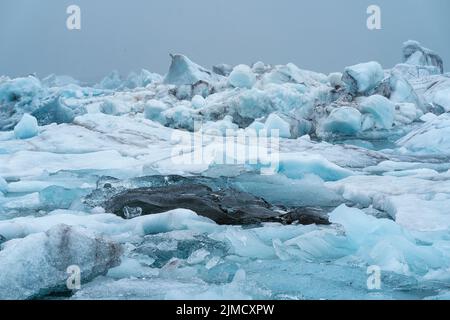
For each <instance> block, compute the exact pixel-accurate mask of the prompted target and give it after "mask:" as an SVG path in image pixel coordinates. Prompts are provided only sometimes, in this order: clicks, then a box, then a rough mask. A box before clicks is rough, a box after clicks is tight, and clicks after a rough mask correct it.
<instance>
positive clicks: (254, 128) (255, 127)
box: [246, 121, 265, 135]
mask: <svg viewBox="0 0 450 320" xmlns="http://www.w3.org/2000/svg"><path fill="white" fill-rule="evenodd" d="M264 127H265V125H264V123H262V122H259V121H253V122H252V124H251V125H249V126H248V127H247V128H246V131H247V132H253V133H256V134H257V135H259V131H261V130H264Z"/></svg>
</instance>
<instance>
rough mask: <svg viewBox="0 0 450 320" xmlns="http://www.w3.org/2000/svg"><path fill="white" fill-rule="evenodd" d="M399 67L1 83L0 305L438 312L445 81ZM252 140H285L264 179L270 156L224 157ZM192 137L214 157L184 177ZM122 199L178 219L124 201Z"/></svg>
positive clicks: (449, 226)
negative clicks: (426, 307) (304, 306)
mask: <svg viewBox="0 0 450 320" xmlns="http://www.w3.org/2000/svg"><path fill="white" fill-rule="evenodd" d="M403 56H404V57H403V58H404V59H403V63H400V64H398V65H396V66H394V67H393V68H392V69H390V70H383V69H382V67H381V66H380V65H379V64H378V63H376V62H369V63H362V64H357V65H354V66H350V67H348V68H346V69H345V70H344V72H343V73H339V72H336V73H331V74H329V75H325V74H321V73H316V72H313V71H307V70H302V69H300V68H299V67H297V66H295V65H294V64H291V63H289V64H286V65H275V66H273V65H267V64H264V63H262V62H257V63H255V64H253V65H252V67H248V66H243V65H238V66H237V67H235V68H233V67H231V66H229V65H216V66H215V67H213V70H212V71H209V70H208V69H206V68H204V67H201V66H199V65H198V64H196V63H194V62H192V61H191V60H189V59H188V58H187V57H186V56H183V55H174V56H172V64H171V66H170V68H169V71H168V73H167V75H166V76H165V77H162V76H160V75H157V74H153V73H151V72H149V71H146V70H142V71H140V72H136V73H135V72H132V73H130V74H129V75H128V76H126V77H124V78H122V77H121V76H120V74H119V73H118V72H113V73H112V74H111V75H109V76H107V77H106V78H105V79H103V80H102V81H101V83H100V84H98V85H95V86H94V87H90V86H86V85H85V84H82V83H80V82H78V81H76V80H75V79H72V78H71V77H66V76H63V77H61V76H55V75H51V76H49V77H47V78H45V79H43V80H42V81H40V80H39V79H38V78H37V77H34V76H30V77H25V78H18V79H9V78H7V77H0V104H1V107H0V287H1V288H2V289H3V290H0V297H1V298H8V299H11V298H21V299H29V298H46V297H47V296H48V295H51V297H52V298H54V297H57V296H58V295H59V294H60V293H61V294H62V295H64V296H67V295H71V297H72V298H74V299H105V298H111V299H184V298H189V299H197V298H200V299H201V298H206V299H220V298H226V299H233V298H240V299H356V298H360V299H423V298H427V299H446V298H448V287H449V284H450V277H449V276H448V274H449V270H450V250H449V248H450V243H449V239H450V238H449V234H448V231H449V230H450V222H449V221H450V217H449V210H448V208H449V207H450V191H449V190H450V171H449V170H450V164H449V158H450V152H449V150H450V140H449V138H448V137H450V119H449V113H448V111H449V110H450V109H449V106H448V99H447V98H448V96H449V93H448V90H449V88H450V78H449V76H448V74H443V73H442V66H443V62H442V60H441V59H440V58H439V56H438V55H437V54H436V53H434V52H432V51H431V50H429V49H425V48H423V47H422V46H421V45H419V44H418V43H416V42H408V43H406V44H405V46H404V50H403ZM355 62H357V61H355ZM32 117H34V118H36V119H35V120H37V124H36V121H34V120H32ZM21 119H23V121H22V122H21V123H19V122H20V121H21ZM195 122H198V123H201V124H202V127H201V128H200V127H195V126H194V123H195ZM38 125H39V127H38ZM15 127H16V130H14V128H15ZM263 129H266V130H269V131H270V130H271V129H278V130H279V135H280V138H279V141H278V142H277V143H276V144H274V145H271V146H267V147H264V148H262V149H260V151H267V153H268V154H274V155H277V156H278V158H277V161H275V162H276V163H275V166H274V167H273V169H275V170H274V171H273V172H270V173H271V174H270V175H264V174H261V173H268V172H267V171H265V170H262V169H264V168H265V167H266V166H267V165H268V164H267V161H265V160H267V159H266V158H265V157H264V156H263V157H262V159H260V160H262V161H261V162H260V163H258V164H256V165H255V164H250V163H247V162H246V163H245V164H240V163H237V160H238V159H239V157H241V156H244V153H243V152H241V153H239V152H235V153H233V154H229V152H227V151H228V150H225V149H224V148H223V142H227V143H228V142H234V141H238V147H241V146H244V144H246V143H247V141H246V142H245V143H244V142H242V141H239V137H240V136H239V135H240V134H245V135H246V138H249V137H254V136H255V133H256V134H257V135H256V138H258V139H260V140H261V141H264V139H266V140H267V139H268V137H267V136H262V132H265V131H263ZM194 130H195V131H197V130H199V131H197V132H194ZM18 133H20V137H19V136H18ZM24 133H26V134H25V135H23V134H24ZM199 136H201V137H202V139H201V144H202V146H203V147H205V148H208V150H212V152H211V153H212V154H213V156H211V157H205V158H204V159H203V161H201V163H196V162H195V161H190V162H189V161H186V162H184V161H183V160H186V159H188V160H192V159H196V158H195V155H196V154H195V150H194V148H193V145H192V142H193V141H195V139H194V138H198V137H199ZM17 138H23V139H17ZM248 143H249V144H251V146H252V147H255V145H253V142H248ZM236 149H237V148H236ZM245 155H247V154H245ZM220 156H223V158H224V159H227V160H230V161H232V162H230V164H226V165H224V164H221V163H219V162H218V161H217V160H218V159H220ZM252 159H253V158H252ZM180 160H181V161H180ZM199 185H200V186H203V187H204V189H202V190H206V193H205V194H204V195H203V197H200V196H199V192H198V188H197V189H194V186H199ZM133 190H134V191H133ZM136 190H138V191H139V192H138V191H136ZM157 190H159V193H158V192H156V191H157ZM161 190H162V191H161ZM167 190H171V191H170V194H169V193H168V191H167ZM174 190H179V192H178V193H177V192H175V191H174ZM131 191H133V192H136V194H138V195H141V194H143V195H144V196H146V197H147V198H148V194H149V193H152V192H153V193H152V194H153V195H155V194H156V195H157V196H158V197H160V198H159V200H158V201H159V202H158V201H157V202H158V203H159V204H163V205H165V206H166V207H165V208H170V209H172V208H177V209H175V210H172V211H167V210H168V209H167V210H166V209H164V210H159V211H157V212H161V213H158V214H148V213H149V212H147V211H151V210H146V209H148V206H150V207H151V204H148V203H147V205H148V206H147V207H143V206H140V204H142V202H141V203H120V201H119V200H120V199H123V198H121V196H123V195H126V194H129V193H130V192H131ZM146 192H147V193H146ZM164 192H165V193H164ZM196 192H197V193H196ZM194 196H198V198H197V200H201V201H203V202H201V203H205V199H206V198H207V199H209V201H211V203H214V204H215V205H216V207H219V208H220V210H222V211H227V212H226V215H228V216H231V217H234V219H235V220H236V217H237V216H239V215H240V216H242V214H243V212H244V213H248V212H254V211H258V214H262V213H264V214H266V213H267V211H270V215H269V216H270V217H272V219H266V220H261V219H259V220H258V219H256V220H251V221H250V222H251V224H250V225H249V221H246V222H245V223H244V222H240V223H242V224H246V225H245V226H242V225H218V224H216V223H214V222H213V221H212V220H210V219H208V218H206V217H204V216H201V215H199V214H202V213H203V214H204V210H200V209H201V208H198V207H197V209H196V211H199V212H193V211H189V210H186V209H182V208H178V207H180V206H186V202H184V203H183V199H193V198H195V197H194ZM183 197H184V198H183ZM111 199H116V200H117V199H118V200H117V201H118V205H117V206H114V207H113V206H111V207H110V206H108V203H109V202H110V200H111ZM152 199H155V198H152ZM255 199H256V200H255ZM138 200H139V199H138ZM178 204H181V205H178ZM153 205H154V203H153ZM192 206H193V205H192V203H189V207H192ZM116 207H117V208H120V209H121V210H122V211H121V212H120V216H119V215H116V214H117V212H116V210H115V209H116ZM193 207H195V206H193ZM123 209H125V210H123ZM252 210H253V211H252ZM109 211H114V212H109ZM164 211H167V212H164ZM152 212H153V211H151V212H150V213H152ZM113 213H116V214H113ZM121 216H123V217H124V218H122V217H121ZM274 217H276V219H275V218H274ZM266 218H267V216H266ZM235 220H233V221H235ZM267 221H271V222H270V223H269V222H267ZM303 224H304V225H303ZM68 264H78V265H79V266H80V267H81V271H82V288H81V290H79V291H77V292H76V293H74V292H67V288H66V287H65V280H66V279H67V276H68V275H67V274H66V269H67V266H68ZM373 265H376V266H378V267H380V268H381V282H382V289H381V290H377V291H370V290H368V288H367V276H368V274H367V267H368V266H373Z"/></svg>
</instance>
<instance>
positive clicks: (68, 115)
mask: <svg viewBox="0 0 450 320" xmlns="http://www.w3.org/2000/svg"><path fill="white" fill-rule="evenodd" d="M32 116H34V117H35V118H36V119H37V120H38V122H39V124H40V125H47V124H51V123H57V124H61V123H71V122H72V121H73V120H74V119H75V112H74V111H73V110H72V109H71V108H69V107H67V106H65V105H64V103H63V102H62V100H61V98H59V97H56V98H54V99H52V100H50V101H48V102H46V103H45V104H44V105H42V106H41V107H39V108H38V109H37V110H35V111H34V112H33V113H32Z"/></svg>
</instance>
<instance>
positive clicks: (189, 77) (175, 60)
mask: <svg viewBox="0 0 450 320" xmlns="http://www.w3.org/2000/svg"><path fill="white" fill-rule="evenodd" d="M171 58H172V63H171V65H170V69H169V72H168V73H167V75H166V76H165V78H164V83H166V84H173V85H177V86H181V85H193V84H196V83H197V82H199V81H205V82H207V83H211V81H213V79H214V76H213V74H212V72H211V71H209V70H207V69H205V68H203V67H201V66H199V65H198V64H196V63H194V62H192V61H191V60H190V59H189V58H188V57H186V56H184V55H182V54H175V55H171Z"/></svg>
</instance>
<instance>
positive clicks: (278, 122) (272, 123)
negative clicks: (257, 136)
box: [264, 113, 291, 138]
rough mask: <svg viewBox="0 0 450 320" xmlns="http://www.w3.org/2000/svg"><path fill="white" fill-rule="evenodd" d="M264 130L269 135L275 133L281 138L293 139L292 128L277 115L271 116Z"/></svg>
mask: <svg viewBox="0 0 450 320" xmlns="http://www.w3.org/2000/svg"><path fill="white" fill-rule="evenodd" d="M264 130H266V132H267V134H269V135H272V134H274V133H275V134H278V136H279V137H281V138H290V137H291V126H290V125H289V123H288V122H287V121H285V120H283V119H282V118H281V117H280V116H279V115H277V114H276V113H272V114H270V115H269V117H268V118H267V120H266V123H265V125H264Z"/></svg>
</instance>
